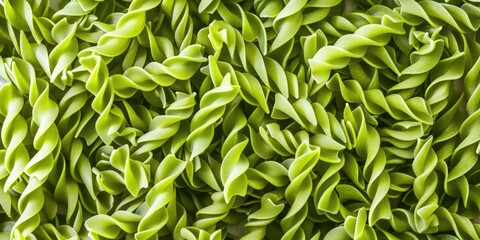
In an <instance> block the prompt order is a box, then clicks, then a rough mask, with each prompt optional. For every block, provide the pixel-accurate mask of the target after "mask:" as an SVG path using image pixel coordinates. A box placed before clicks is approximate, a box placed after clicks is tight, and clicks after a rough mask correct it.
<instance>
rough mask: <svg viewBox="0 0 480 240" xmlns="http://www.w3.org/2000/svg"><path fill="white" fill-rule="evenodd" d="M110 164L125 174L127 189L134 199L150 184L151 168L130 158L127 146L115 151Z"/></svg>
mask: <svg viewBox="0 0 480 240" xmlns="http://www.w3.org/2000/svg"><path fill="white" fill-rule="evenodd" d="M110 163H111V164H112V166H113V167H115V168H116V169H117V170H119V171H120V172H122V173H123V182H125V187H126V188H127V190H128V191H129V192H130V194H132V195H133V196H134V197H137V196H138V194H139V192H140V190H141V189H142V188H147V187H148V183H149V182H150V166H148V165H146V164H145V163H143V162H140V161H138V160H134V159H132V158H131V157H130V150H129V148H128V146H127V145H123V146H122V147H120V148H118V149H116V150H114V151H113V152H112V155H110Z"/></svg>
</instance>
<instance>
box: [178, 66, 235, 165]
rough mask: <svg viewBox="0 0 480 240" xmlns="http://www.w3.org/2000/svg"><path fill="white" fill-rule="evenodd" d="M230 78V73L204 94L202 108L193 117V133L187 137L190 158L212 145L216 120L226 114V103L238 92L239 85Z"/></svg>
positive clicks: (191, 128) (191, 127)
mask: <svg viewBox="0 0 480 240" xmlns="http://www.w3.org/2000/svg"><path fill="white" fill-rule="evenodd" d="M230 79H231V77H230V74H227V75H225V77H224V79H223V80H222V83H221V85H220V86H218V87H216V88H214V89H212V90H210V91H208V92H207V93H205V95H203V96H202V98H201V100H200V110H199V111H198V112H197V113H195V115H194V116H193V118H192V121H191V123H190V131H191V133H190V134H189V135H188V137H187V139H186V146H187V148H188V150H189V151H190V152H191V155H190V159H193V158H194V157H196V156H198V155H200V154H202V153H203V152H204V151H205V150H206V149H207V147H208V146H209V145H210V143H211V142H212V139H213V134H214V130H215V124H216V122H217V121H218V120H220V118H221V117H222V116H223V115H224V114H225V110H226V105H227V104H228V103H230V102H232V101H233V100H234V99H235V97H236V95H237V94H238V91H239V87H238V86H235V85H232V84H231V80H230Z"/></svg>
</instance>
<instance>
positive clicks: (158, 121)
mask: <svg viewBox="0 0 480 240" xmlns="http://www.w3.org/2000/svg"><path fill="white" fill-rule="evenodd" d="M194 106H195V94H194V93H192V94H184V93H177V99H176V101H175V102H173V103H172V104H171V105H170V106H169V107H168V108H167V109H166V110H165V115H160V116H157V117H155V118H153V119H152V121H151V122H150V126H149V131H148V132H147V133H145V134H144V135H142V136H140V137H139V138H138V146H137V147H136V149H135V150H134V153H133V154H134V155H137V156H138V155H141V154H144V153H148V152H149V151H151V150H153V149H156V148H158V147H160V146H162V145H163V144H164V143H165V142H166V141H167V140H168V139H170V138H171V137H173V136H174V135H175V134H177V133H178V131H179V128H180V125H181V122H182V121H184V120H186V119H188V118H190V116H191V115H192V113H193V107H194ZM178 147H180V146H178ZM178 147H177V148H178Z"/></svg>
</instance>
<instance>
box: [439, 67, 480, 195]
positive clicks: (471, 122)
mask: <svg viewBox="0 0 480 240" xmlns="http://www.w3.org/2000/svg"><path fill="white" fill-rule="evenodd" d="M479 72H480V61H478V60H477V61H476V62H475V64H474V66H473V67H472V68H471V69H470V71H469V72H468V73H467V74H466V76H465V79H464V84H465V93H466V95H467V96H469V97H468V100H467V103H466V109H465V110H466V114H467V117H466V119H465V120H464V121H463V122H462V124H461V126H460V128H459V129H458V130H459V132H458V133H459V137H460V143H457V144H456V145H455V148H454V150H453V153H452V156H451V160H450V162H449V163H448V166H445V165H444V166H443V168H442V171H443V172H444V173H445V177H446V179H445V181H446V182H447V184H446V187H445V188H446V189H445V190H446V192H447V193H448V194H449V195H452V196H457V197H461V198H462V199H463V202H464V204H467V202H468V200H467V199H469V198H470V187H469V179H467V176H466V174H469V173H470V172H471V171H472V170H473V169H474V166H475V164H476V160H475V159H477V158H478V155H479V154H480V136H479V135H478V134H477V133H476V131H474V129H475V128H477V126H478V124H479V122H480V105H479V103H478V99H480V87H479V86H478V76H479ZM470 181H471V180H470ZM473 191H475V192H476V190H475V189H474V188H473Z"/></svg>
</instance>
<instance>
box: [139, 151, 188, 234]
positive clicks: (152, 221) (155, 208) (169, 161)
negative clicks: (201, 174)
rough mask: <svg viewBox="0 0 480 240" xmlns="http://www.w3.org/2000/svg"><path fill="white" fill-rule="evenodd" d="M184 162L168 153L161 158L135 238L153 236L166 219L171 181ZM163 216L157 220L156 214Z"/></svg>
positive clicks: (179, 171) (170, 197) (181, 168)
mask: <svg viewBox="0 0 480 240" xmlns="http://www.w3.org/2000/svg"><path fill="white" fill-rule="evenodd" d="M185 166H186V162H185V161H182V160H179V159H177V158H176V157H175V156H174V155H172V154H170V155H168V156H166V157H165V159H163V161H162V162H161V163H160V165H159V166H158V169H157V172H156V173H155V180H154V182H155V184H154V186H153V187H152V188H151V189H150V190H149V191H148V193H147V195H146V197H145V204H146V207H147V210H146V212H145V213H144V215H143V216H142V218H141V220H140V222H139V223H138V227H137V230H136V231H137V232H136V233H135V238H137V239H148V238H151V237H155V236H156V234H157V232H158V231H159V230H160V229H161V228H163V227H164V226H165V224H166V223H167V220H168V214H167V209H166V205H167V204H168V203H169V202H170V201H171V199H172V198H173V195H174V194H175V188H174V186H173V182H174V181H175V179H176V178H177V177H178V176H179V175H180V173H181V172H182V171H183V170H184V169H185ZM159 215H163V216H164V218H163V219H161V220H160V221H158V219H157V216H159Z"/></svg>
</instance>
